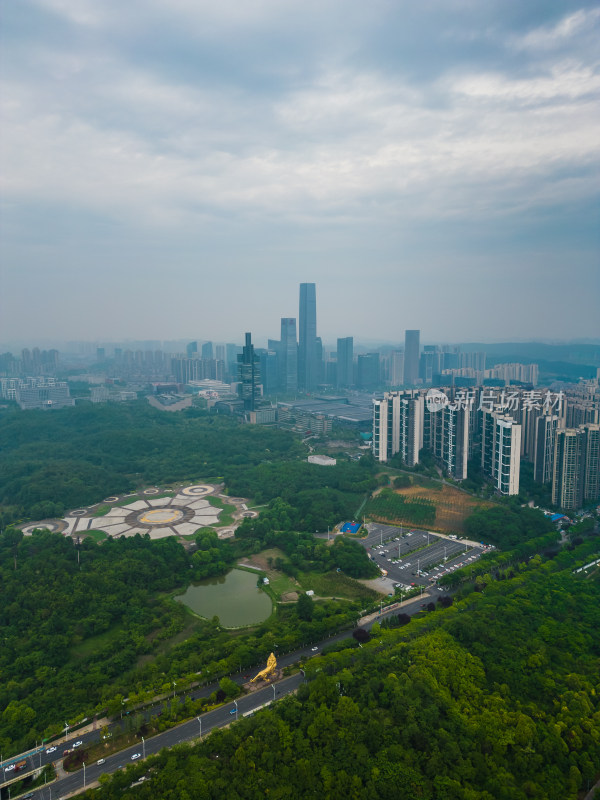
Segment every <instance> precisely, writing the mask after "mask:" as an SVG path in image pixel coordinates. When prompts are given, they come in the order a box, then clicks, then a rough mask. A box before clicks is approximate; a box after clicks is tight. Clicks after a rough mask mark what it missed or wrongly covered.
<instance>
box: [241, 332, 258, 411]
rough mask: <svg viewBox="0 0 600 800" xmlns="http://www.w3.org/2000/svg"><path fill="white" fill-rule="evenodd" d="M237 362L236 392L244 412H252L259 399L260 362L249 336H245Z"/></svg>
mask: <svg viewBox="0 0 600 800" xmlns="http://www.w3.org/2000/svg"><path fill="white" fill-rule="evenodd" d="M237 361H238V379H239V382H240V383H239V386H238V392H239V395H240V398H241V399H242V400H243V401H244V410H245V411H254V409H255V406H256V401H257V400H258V398H259V397H260V361H259V358H258V356H257V355H256V354H255V352H254V345H253V344H252V337H251V334H249V333H247V334H246V344H245V346H244V347H243V349H242V352H241V354H240V355H239V356H238V357H237Z"/></svg>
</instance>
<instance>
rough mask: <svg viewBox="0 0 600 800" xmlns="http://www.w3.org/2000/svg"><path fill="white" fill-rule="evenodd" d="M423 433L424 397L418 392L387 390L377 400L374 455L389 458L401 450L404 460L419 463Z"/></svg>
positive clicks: (378, 458) (410, 463) (374, 407)
mask: <svg viewBox="0 0 600 800" xmlns="http://www.w3.org/2000/svg"><path fill="white" fill-rule="evenodd" d="M422 437H423V397H422V395H420V394H419V393H418V392H386V393H385V394H384V396H383V399H382V400H373V456H374V457H375V459H376V460H377V461H381V462H385V461H389V459H390V458H391V457H392V456H394V455H396V453H400V457H401V459H402V461H403V463H404V464H406V465H407V466H409V467H414V465H415V464H418V463H419V450H420V449H421V444H422Z"/></svg>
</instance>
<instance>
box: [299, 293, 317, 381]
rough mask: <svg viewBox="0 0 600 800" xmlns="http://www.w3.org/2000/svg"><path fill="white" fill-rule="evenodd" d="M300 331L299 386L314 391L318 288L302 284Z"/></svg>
mask: <svg viewBox="0 0 600 800" xmlns="http://www.w3.org/2000/svg"><path fill="white" fill-rule="evenodd" d="M299 320H300V331H299V334H300V336H299V342H298V388H299V389H304V390H305V391H307V392H310V391H312V390H313V389H314V388H315V386H316V383H317V375H318V369H317V289H316V284H314V283H301V284H300V318H299Z"/></svg>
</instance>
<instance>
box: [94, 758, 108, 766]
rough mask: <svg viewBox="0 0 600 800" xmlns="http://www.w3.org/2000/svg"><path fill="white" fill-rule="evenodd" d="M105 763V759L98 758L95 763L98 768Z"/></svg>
mask: <svg viewBox="0 0 600 800" xmlns="http://www.w3.org/2000/svg"><path fill="white" fill-rule="evenodd" d="M105 761H106V759H105V758H99V759H98V761H96V764H97V765H98V766H100V764H104V762H105Z"/></svg>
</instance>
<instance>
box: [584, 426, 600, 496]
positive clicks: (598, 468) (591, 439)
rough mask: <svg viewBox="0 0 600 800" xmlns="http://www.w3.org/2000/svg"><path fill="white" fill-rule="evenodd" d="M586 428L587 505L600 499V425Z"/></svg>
mask: <svg viewBox="0 0 600 800" xmlns="http://www.w3.org/2000/svg"><path fill="white" fill-rule="evenodd" d="M584 428H585V451H584V459H585V460H584V465H583V501H584V503H587V502H590V501H595V500H598V499H600V425H597V424H593V423H592V424H588V425H584Z"/></svg>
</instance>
